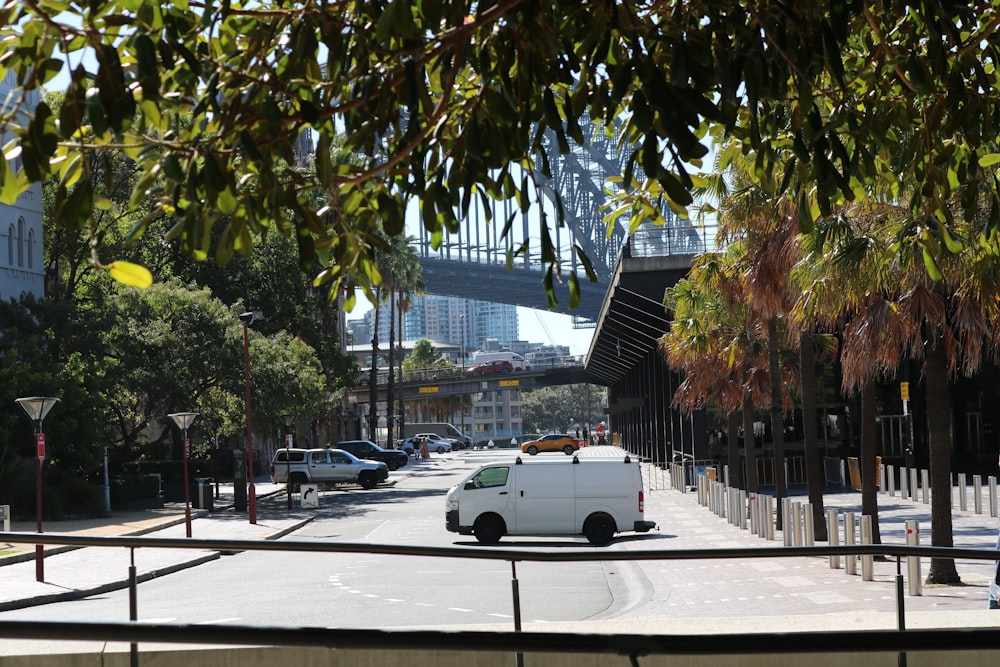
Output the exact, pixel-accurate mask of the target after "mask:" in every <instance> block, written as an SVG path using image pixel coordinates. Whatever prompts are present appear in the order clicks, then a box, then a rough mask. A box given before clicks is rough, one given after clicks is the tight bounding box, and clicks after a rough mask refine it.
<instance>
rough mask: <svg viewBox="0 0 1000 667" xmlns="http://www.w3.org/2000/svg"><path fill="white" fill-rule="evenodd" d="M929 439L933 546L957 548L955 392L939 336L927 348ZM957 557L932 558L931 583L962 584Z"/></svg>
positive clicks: (925, 371) (926, 372)
mask: <svg viewBox="0 0 1000 667" xmlns="http://www.w3.org/2000/svg"><path fill="white" fill-rule="evenodd" d="M924 379H925V387H926V392H927V393H926V398H927V400H926V401H925V404H926V406H927V407H926V410H927V439H928V441H929V442H928V446H929V448H930V469H931V470H930V477H931V546H935V547H952V546H954V545H955V543H954V539H953V535H952V525H951V510H952V507H951V449H952V443H951V393H950V392H949V390H948V358H947V355H946V352H945V349H944V341H943V340H941V338H940V337H939V338H938V339H937V340H935V341H934V345H933V346H929V347H928V348H927V359H926V362H925V364H924ZM961 582H962V580H961V578H960V577H959V576H958V571H957V570H956V569H955V559H953V558H932V559H931V568H930V571H929V572H928V573H927V583H928V584H959V583H961Z"/></svg>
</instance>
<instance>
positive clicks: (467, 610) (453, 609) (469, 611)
mask: <svg viewBox="0 0 1000 667" xmlns="http://www.w3.org/2000/svg"><path fill="white" fill-rule="evenodd" d="M448 610H449V611H464V612H467V613H471V612H472V610H471V609H462V608H461V607H448Z"/></svg>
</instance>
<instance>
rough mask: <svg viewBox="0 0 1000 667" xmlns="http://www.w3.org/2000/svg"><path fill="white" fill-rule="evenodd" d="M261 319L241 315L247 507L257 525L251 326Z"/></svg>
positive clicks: (251, 314) (254, 314)
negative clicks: (254, 481) (251, 397)
mask: <svg viewBox="0 0 1000 667" xmlns="http://www.w3.org/2000/svg"><path fill="white" fill-rule="evenodd" d="M259 319H261V316H260V315H258V314H257V313H240V322H242V323H243V383H244V385H245V386H246V410H247V481H248V482H249V483H250V484H249V487H248V491H247V505H248V507H249V511H250V523H253V524H256V523H257V489H256V488H255V487H254V484H253V425H252V423H251V420H250V331H249V330H250V325H251V324H253V323H254V322H256V321H257V320H259Z"/></svg>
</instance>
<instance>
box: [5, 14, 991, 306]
mask: <svg viewBox="0 0 1000 667" xmlns="http://www.w3.org/2000/svg"><path fill="white" fill-rule="evenodd" d="M998 10H1000V7H998V3H997V2H996V0H973V1H972V2H969V3H954V2H950V1H945V0H928V1H927V2H922V3H904V2H894V1H886V2H880V3H864V2H860V1H858V0H829V1H826V2H799V3H787V2H785V3H783V2H772V1H771V0H751V1H745V0H740V1H736V0H684V1H680V0H669V1H667V2H658V3H641V2H620V1H617V0H599V1H590V2H580V1H579V0H542V1H538V0H532V1H530V2H529V1H528V0H498V1H490V2H480V1H478V0H475V1H474V0H433V1H431V0H395V1H392V2H360V1H357V0H333V1H331V2H326V3H312V2H275V1H274V0H263V1H261V2H253V3H241V2H226V3H222V4H215V3H212V2H207V3H189V2H187V0H172V1H169V0H168V1H167V2H163V3H153V2H125V1H124V0H119V1H112V2H102V3H96V4H94V3H91V4H83V5H77V4H72V3H66V2H62V1H61V0H32V1H29V2H13V1H10V2H7V3H4V4H3V5H2V12H3V18H4V21H3V24H2V25H3V27H2V28H0V35H2V37H3V43H4V50H3V53H2V54H0V68H2V71H0V74H4V75H6V76H10V77H11V79H12V80H13V81H15V82H16V83H17V85H18V86H20V90H21V91H22V92H23V93H30V92H31V91H35V90H38V89H39V88H41V87H42V86H49V87H52V86H53V85H54V79H55V77H56V76H57V75H62V76H63V79H58V80H56V81H63V80H65V81H67V83H65V84H63V83H59V84H58V85H59V86H60V88H61V89H62V92H63V93H64V96H65V103H64V104H63V105H62V107H61V109H60V110H59V112H58V114H56V113H55V112H54V111H53V109H51V108H50V107H49V106H48V105H47V104H46V103H44V102H43V103H40V104H38V105H37V107H35V108H30V104H29V101H30V96H29V95H27V94H25V95H22V96H21V97H18V96H17V95H15V96H13V97H11V98H10V99H9V101H8V104H7V106H6V107H5V108H4V110H3V111H4V115H3V118H2V122H0V130H3V131H4V132H5V134H8V133H11V134H13V136H14V137H15V138H14V139H13V140H12V142H11V144H9V145H8V146H7V150H6V151H5V159H4V161H3V163H2V164H0V200H2V201H5V202H12V201H14V199H15V198H16V196H17V194H18V193H19V192H21V191H23V189H24V188H25V187H26V186H27V184H28V183H29V182H31V181H39V180H42V179H44V178H46V177H47V176H49V175H54V176H56V177H58V178H59V179H60V182H61V188H60V189H59V192H58V194H57V200H56V202H55V208H56V211H57V213H58V215H57V219H58V220H59V224H62V225H66V226H67V227H70V228H74V229H88V228H90V229H92V217H93V213H94V209H95V208H98V209H99V208H100V206H99V205H100V203H101V202H100V198H99V197H97V196H96V195H95V194H94V193H95V187H96V178H97V176H96V174H94V173H92V170H91V168H90V166H89V162H88V161H87V160H85V159H83V158H84V157H85V156H86V154H88V153H91V152H95V151H97V152H100V151H107V150H109V149H114V150H122V151H124V152H125V153H126V154H127V155H128V156H129V157H130V158H131V159H132V160H134V161H135V163H136V165H137V167H138V169H139V172H140V176H139V178H138V179H137V182H136V184H135V186H134V187H133V189H132V198H131V203H132V205H133V206H139V205H148V206H151V208H152V210H151V211H150V212H149V213H148V215H146V216H145V217H144V218H143V219H142V220H140V221H139V222H138V223H137V224H136V226H135V228H134V230H133V234H134V235H140V234H142V233H143V232H144V231H145V230H146V228H147V227H148V226H149V225H150V224H151V222H152V221H154V220H157V219H160V218H166V219H168V220H169V223H170V224H168V225H167V226H166V227H167V229H168V231H167V232H166V235H165V236H166V238H167V239H169V240H177V241H179V242H180V243H181V244H182V247H183V249H184V251H185V252H186V253H188V254H189V255H191V256H193V257H195V258H199V259H204V258H207V257H209V255H210V254H211V253H212V252H213V245H212V243H211V239H212V238H213V234H215V235H216V238H218V239H219V241H218V243H217V244H215V246H214V255H215V258H216V259H217V260H218V261H220V262H223V263H225V262H227V261H228V260H229V259H230V258H231V257H232V256H233V254H234V253H249V252H251V250H252V249H253V248H254V247H255V245H256V244H257V239H258V238H259V237H260V236H263V235H266V234H269V233H281V234H284V235H285V236H287V237H288V238H290V239H294V241H295V242H296V244H297V246H298V250H299V254H300V265H301V266H302V267H303V268H304V269H305V270H307V271H309V272H311V273H312V274H313V275H315V280H316V282H317V283H318V284H322V283H327V284H328V286H329V287H330V288H331V293H334V294H335V293H337V290H338V289H340V288H342V287H346V288H348V292H347V293H348V294H349V295H353V293H354V290H353V287H355V286H361V287H366V286H368V287H370V286H371V285H377V284H378V283H379V282H380V280H381V276H380V274H379V273H378V269H377V266H376V264H375V262H374V250H375V249H376V248H378V247H380V246H382V245H384V242H383V241H380V240H379V238H378V237H377V235H376V234H375V233H374V230H375V229H376V228H377V227H378V226H379V225H381V226H383V227H384V229H385V230H386V232H388V234H389V235H390V236H392V235H398V234H400V233H402V232H403V225H404V211H405V210H406V207H407V204H408V203H409V202H410V201H412V200H419V206H420V214H421V220H422V224H423V225H424V226H425V227H426V228H427V229H428V230H429V231H430V232H431V234H432V238H433V239H434V241H435V242H437V243H440V242H441V241H442V240H443V238H444V235H446V234H448V233H449V232H455V231H457V230H458V221H459V220H460V219H461V218H462V216H463V215H464V213H465V212H466V211H467V210H468V207H469V206H470V204H471V200H472V198H473V197H480V198H482V199H484V200H489V199H493V200H500V199H507V200H511V201H513V202H515V203H516V204H517V207H516V208H518V209H523V208H525V207H528V206H529V205H530V204H531V203H532V202H533V201H536V200H538V199H539V198H540V197H541V196H542V195H541V188H542V187H544V185H545V183H544V179H545V177H546V175H547V173H548V161H549V159H551V158H552V157H553V156H552V155H548V154H546V153H545V150H546V149H545V146H547V145H548V146H551V148H549V150H552V151H555V150H558V151H561V152H565V151H567V150H568V149H569V144H570V142H576V143H580V144H585V143H586V141H587V134H586V133H587V131H589V130H588V129H586V128H589V127H591V125H590V124H591V123H592V124H593V126H594V127H595V128H596V129H595V131H605V132H615V133H616V134H617V136H618V137H619V139H620V142H621V144H622V147H623V149H624V150H625V151H626V152H627V154H628V155H629V161H628V163H627V167H626V170H625V173H624V174H622V179H621V186H622V187H621V189H620V190H619V196H620V197H621V201H620V202H618V205H617V206H616V207H614V208H613V209H612V210H611V211H610V213H609V216H610V217H611V218H620V217H623V216H624V217H625V218H627V219H628V220H629V222H630V223H631V224H633V225H636V224H639V223H640V222H643V221H645V220H647V219H653V220H656V219H657V213H656V212H657V211H658V210H659V204H660V203H661V202H665V203H668V204H669V205H670V206H671V207H672V208H674V209H675V210H676V211H677V212H678V213H679V214H681V215H686V210H685V209H686V207H687V206H688V205H689V204H691V203H692V198H691V195H690V191H691V189H692V188H693V187H694V186H695V185H696V183H697V176H696V174H694V173H689V170H691V169H692V168H693V169H694V170H697V169H698V168H700V164H701V162H700V161H701V158H702V157H704V156H705V155H706V154H707V153H708V151H709V142H710V141H711V140H712V138H713V137H719V136H722V135H728V136H729V137H731V138H735V139H737V140H738V141H739V142H740V143H741V146H742V150H743V151H744V152H745V153H747V154H749V155H752V156H753V158H754V163H755V173H756V177H757V178H758V179H759V180H760V181H761V182H763V183H767V184H768V186H769V187H772V188H773V189H774V190H775V191H777V192H780V193H783V194H785V195H787V196H788V197H790V198H791V199H792V201H793V202H794V204H795V205H796V206H797V207H798V209H799V220H800V224H801V225H803V227H806V228H808V227H809V225H811V222H812V221H813V220H815V219H816V218H817V217H818V216H820V215H822V214H826V213H829V212H830V211H831V210H832V209H833V207H834V206H835V205H836V204H837V203H839V202H843V201H851V200H857V199H862V198H864V197H865V196H866V188H868V187H869V186H872V185H873V184H881V185H884V186H885V187H887V188H890V189H891V188H892V187H894V184H898V183H900V182H903V183H907V184H908V185H909V186H910V189H908V190H907V192H909V193H912V195H911V196H909V197H908V199H907V201H905V202H903V203H904V204H905V205H906V210H907V216H906V218H905V219H904V220H903V221H901V227H900V232H901V242H904V243H909V244H912V245H913V246H914V247H915V248H916V249H918V250H919V251H920V252H921V253H922V254H923V256H924V258H925V264H926V267H927V270H928V271H929V273H931V275H936V274H937V272H938V270H939V269H938V268H937V266H938V264H939V262H940V261H941V257H942V255H943V254H945V253H948V252H957V251H960V250H961V249H962V248H963V247H967V245H968V244H970V243H988V244H995V243H996V233H995V232H996V227H997V225H998V224H1000V185H998V183H1000V181H997V180H996V178H995V167H996V165H997V164H998V163H1000V155H998V154H996V153H994V152H993V149H992V148H991V146H992V142H993V141H994V137H995V135H996V133H995V131H994V128H995V126H996V123H997V120H998V116H1000V96H998V95H997V93H998V88H1000V81H998V78H997V72H996V61H997V56H998V53H1000V52H998V48H1000V39H998V37H997V33H996V31H997V27H998V25H1000V11H998ZM306 130H308V131H310V136H311V137H312V138H313V139H314V142H313V143H312V145H311V146H310V144H309V143H298V144H296V140H297V139H299V138H300V136H301V135H302V134H303V133H304V132H305V131H306ZM547 132H550V133H551V136H553V137H554V141H553V142H552V143H550V144H546V142H545V141H544V140H543V139H544V137H545V135H546V133H547ZM338 146H339V147H340V148H341V149H342V150H343V151H344V152H345V153H346V154H347V155H350V156H352V157H351V159H350V160H336V159H333V153H335V152H336V151H337V148H336V147H338ZM303 147H306V149H307V150H308V152H309V153H310V158H311V159H309V160H308V161H305V162H304V161H302V160H301V159H299V156H300V155H301V152H302V149H303ZM297 148H298V149H299V150H300V153H299V155H297V154H296V150H297ZM788 151H791V154H792V157H791V158H789V157H788ZM19 166H20V167H21V168H20V170H18V167H19ZM980 188H982V189H983V190H984V191H985V192H988V195H987V196H986V202H987V204H986V205H987V208H988V211H989V213H988V216H989V221H990V224H989V225H987V227H986V229H985V232H984V234H983V235H982V237H981V238H979V239H963V238H961V237H960V236H959V235H958V234H957V233H956V232H955V230H954V228H953V224H954V221H955V220H956V219H958V218H963V217H964V218H970V217H972V212H973V208H974V207H976V206H977V205H978V201H977V198H976V194H975V193H977V192H978V191H979V189H980ZM900 194H901V195H902V193H900ZM317 201H319V202H322V204H321V206H319V207H317V205H316V202H317ZM556 216H557V217H560V218H561V217H562V216H563V208H562V206H557V207H556ZM497 222H498V224H505V225H509V224H510V223H511V221H509V220H508V221H497ZM543 222H544V225H543V230H542V233H541V234H540V237H539V239H538V244H539V247H538V248H535V249H532V252H536V251H537V252H538V253H539V254H540V256H541V257H542V259H543V260H544V261H545V262H547V263H548V264H549V267H550V271H552V272H555V273H559V272H561V262H562V261H564V260H565V259H566V258H561V257H559V256H558V253H557V251H556V249H555V248H554V247H553V244H552V242H551V240H550V238H549V234H548V229H547V228H548V227H550V226H551V225H554V224H559V222H561V220H556V221H550V220H548V219H545V220H543ZM609 222H610V220H609ZM90 235H91V240H92V241H94V242H96V243H98V244H99V241H100V239H99V238H98V235H97V234H96V233H94V232H91V234H90ZM526 250H527V249H526V248H524V247H520V248H514V249H512V250H511V251H510V252H511V253H512V254H516V253H519V252H524V251H526ZM575 252H577V254H579V255H582V254H583V253H582V250H580V249H579V248H577V249H575ZM114 259H115V258H112V257H102V256H101V255H100V253H99V252H98V253H96V254H95V258H94V261H95V263H96V264H97V265H98V266H111V265H112V260H114ZM584 267H585V269H587V273H589V274H591V277H593V276H592V273H591V272H590V271H589V268H588V267H589V265H588V264H587V263H586V262H584ZM117 277H119V278H120V279H124V280H126V281H129V280H131V274H130V273H128V272H123V271H118V272H117ZM577 280H578V278H577V276H575V275H571V276H569V283H570V288H571V289H570V292H571V305H572V302H573V300H574V299H575V296H574V295H575V294H576V290H575V289H574V286H575V285H576V284H577V283H576V281H577ZM547 286H548V289H549V290H550V291H551V289H552V284H551V282H548V283H547Z"/></svg>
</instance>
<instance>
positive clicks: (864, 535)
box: [861, 514, 874, 581]
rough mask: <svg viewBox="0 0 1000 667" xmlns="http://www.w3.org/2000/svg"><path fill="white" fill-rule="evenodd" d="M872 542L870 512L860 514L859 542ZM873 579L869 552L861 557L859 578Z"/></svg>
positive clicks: (872, 564) (872, 567)
mask: <svg viewBox="0 0 1000 667" xmlns="http://www.w3.org/2000/svg"><path fill="white" fill-rule="evenodd" d="M871 543H872V517H871V515H870V514H862V515H861V544H871ZM872 579H874V563H873V559H872V555H871V554H865V555H863V556H862V557H861V580H862V581H871V580H872Z"/></svg>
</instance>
